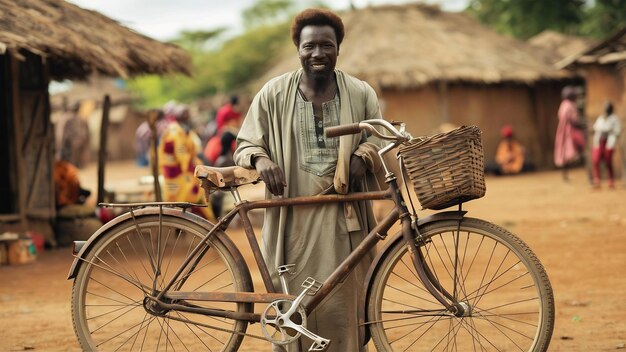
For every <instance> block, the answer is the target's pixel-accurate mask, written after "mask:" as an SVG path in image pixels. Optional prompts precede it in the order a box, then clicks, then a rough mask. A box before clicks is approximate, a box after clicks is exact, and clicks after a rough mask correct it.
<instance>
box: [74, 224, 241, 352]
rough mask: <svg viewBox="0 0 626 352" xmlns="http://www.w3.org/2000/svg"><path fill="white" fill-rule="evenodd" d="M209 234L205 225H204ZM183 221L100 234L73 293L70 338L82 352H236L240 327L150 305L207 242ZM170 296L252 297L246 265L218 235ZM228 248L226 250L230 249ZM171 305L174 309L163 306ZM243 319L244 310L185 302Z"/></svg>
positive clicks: (237, 306) (128, 226) (199, 231)
mask: <svg viewBox="0 0 626 352" xmlns="http://www.w3.org/2000/svg"><path fill="white" fill-rule="evenodd" d="M207 226H208V224H207ZM207 226H200V225H199V224H198V223H196V222H194V221H191V220H189V219H187V218H185V217H183V216H182V215H178V216H177V215H167V214H162V215H158V214H156V215H155V214H150V215H138V216H136V217H134V219H133V218H131V219H128V220H125V221H122V222H121V223H120V224H118V225H116V226H114V227H112V228H111V229H109V230H108V232H106V233H104V234H103V235H102V236H101V238H100V239H99V240H98V242H96V243H94V245H93V248H91V249H90V250H89V252H88V253H87V255H86V256H85V257H84V262H83V263H82V264H81V267H80V270H79V272H78V274H77V276H76V279H75V281H74V287H73V291H72V318H73V322H74V330H75V331H76V334H77V336H78V339H79V341H80V344H81V347H82V348H83V350H85V351H160V350H163V351H199V350H204V351H235V350H236V349H237V348H238V346H239V344H240V343H241V340H242V338H243V333H245V331H246V327H247V323H246V322H245V321H237V320H229V319H226V318H219V317H213V316H205V315H200V314H194V313H189V312H181V311H176V310H167V309H164V308H162V307H158V306H155V305H153V304H151V302H150V300H149V299H148V297H155V296H156V295H158V294H159V292H160V291H162V290H163V288H164V286H165V285H166V284H167V283H168V282H169V280H170V279H171V278H172V277H173V275H174V273H175V272H176V271H177V270H178V268H179V266H180V265H181V264H182V263H183V261H184V260H185V258H187V257H188V256H189V254H190V252H191V251H192V250H193V249H194V248H195V247H196V245H198V243H199V242H200V240H201V239H202V238H204V236H205V235H206V234H207V232H208V229H207ZM208 244H209V245H208V247H206V251H205V253H204V255H203V256H202V257H201V259H199V260H197V261H196V260H194V261H193V262H192V263H193V265H192V267H190V268H191V269H190V270H187V271H183V275H181V276H180V278H179V279H178V280H176V281H175V284H174V286H173V287H172V288H171V291H185V292H193V291H198V292H210V291H220V292H239V291H246V290H249V288H250V285H251V283H250V282H249V273H248V272H247V271H246V269H245V268H242V263H245V262H244V261H243V258H242V257H241V255H240V254H239V252H238V251H237V252H236V253H233V252H232V249H231V248H230V246H232V243H231V242H230V240H228V239H227V238H226V237H225V235H224V234H223V233H221V232H218V233H216V234H215V236H212V237H211V239H209V242H208ZM227 244H230V245H227ZM168 302H169V303H178V302H176V301H171V300H170V301H168ZM189 303H190V304H192V305H194V306H195V307H206V308H213V309H218V310H229V311H246V309H247V307H246V305H245V304H243V303H225V302H201V301H189Z"/></svg>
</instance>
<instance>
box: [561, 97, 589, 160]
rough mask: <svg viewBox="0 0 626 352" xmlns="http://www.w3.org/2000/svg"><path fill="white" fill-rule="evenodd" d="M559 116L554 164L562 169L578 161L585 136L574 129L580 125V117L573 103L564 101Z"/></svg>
mask: <svg viewBox="0 0 626 352" xmlns="http://www.w3.org/2000/svg"><path fill="white" fill-rule="evenodd" d="M558 116H559V124H558V126H557V128H556V136H555V139H554V164H555V165H556V166H557V167H561V166H565V165H567V164H569V163H572V162H575V161H576V160H578V158H579V157H580V150H581V149H582V147H583V146H584V143H585V136H584V135H583V134H582V132H581V131H580V130H578V129H576V128H575V127H574V126H575V125H576V124H578V123H580V117H579V116H578V110H577V109H576V105H575V104H574V102H573V101H571V100H568V99H564V100H563V101H562V102H561V105H560V106H559V113H558Z"/></svg>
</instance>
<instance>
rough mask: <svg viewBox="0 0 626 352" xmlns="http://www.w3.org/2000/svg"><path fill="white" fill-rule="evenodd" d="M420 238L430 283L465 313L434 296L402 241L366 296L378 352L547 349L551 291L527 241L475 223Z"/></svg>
mask: <svg viewBox="0 0 626 352" xmlns="http://www.w3.org/2000/svg"><path fill="white" fill-rule="evenodd" d="M420 233H421V235H422V238H423V240H422V241H421V244H420V243H418V248H419V251H420V252H421V254H422V256H423V258H424V262H425V264H426V267H427V269H428V270H429V271H430V273H431V275H430V276H431V277H432V280H431V281H433V285H434V286H435V287H437V288H438V290H439V291H441V292H446V294H447V297H448V298H447V299H448V300H449V301H450V302H458V303H459V304H460V305H461V306H462V307H463V308H464V310H465V313H464V314H463V315H461V316H456V315H455V314H452V313H450V312H448V311H447V310H446V309H445V308H444V307H443V306H442V304H441V303H440V302H438V301H437V300H436V299H435V298H433V296H432V295H431V294H430V293H429V292H428V291H427V290H426V288H425V287H424V286H423V285H422V283H421V282H420V280H419V279H418V276H417V273H416V270H415V268H414V266H413V262H412V260H411V255H410V254H409V253H408V251H407V246H406V243H405V242H404V241H402V240H400V241H398V242H397V243H396V244H395V245H393V246H391V247H389V250H388V251H387V252H386V256H385V257H384V258H383V259H382V262H381V265H380V266H379V268H378V271H377V272H376V273H375V274H374V277H373V282H372V286H371V288H370V293H369V298H368V320H369V323H368V324H369V325H370V332H371V335H372V338H373V340H374V343H375V345H376V348H377V349H378V350H379V351H533V352H538V351H542V352H543V351H546V350H547V348H548V344H549V342H550V337H551V336H552V329H553V326H554V299H553V296H552V288H551V287H550V282H549V280H548V277H547V275H546V272H545V270H544V268H543V266H542V265H541V263H540V262H539V260H538V259H537V257H536V256H535V255H534V254H533V253H532V251H531V250H530V249H529V248H528V246H526V244H524V243H523V242H522V240H520V239H519V238H518V237H516V236H515V235H513V234H512V233H510V232H508V231H506V230H505V229H503V228H501V227H498V226H496V225H493V224H490V223H488V222H486V221H482V220H478V219H471V218H464V219H463V220H462V221H461V222H460V224H459V221H438V222H435V223H430V224H426V225H425V226H423V227H421V228H420ZM418 242H419V241H418Z"/></svg>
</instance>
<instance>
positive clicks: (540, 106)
mask: <svg viewBox="0 0 626 352" xmlns="http://www.w3.org/2000/svg"><path fill="white" fill-rule="evenodd" d="M340 15H341V17H342V19H343V21H344V24H345V27H346V36H345V38H344V41H343V43H342V44H341V47H340V51H339V58H338V63H337V67H338V68H339V69H342V70H344V71H345V72H348V73H350V74H352V75H355V76H357V77H359V78H361V79H363V80H365V81H367V82H368V83H369V84H371V85H372V86H373V87H374V88H375V89H376V90H377V92H378V95H379V98H380V99H381V100H382V101H383V103H382V104H381V105H383V106H384V107H385V109H384V110H385V111H384V112H383V114H384V116H385V118H387V119H390V120H391V119H393V120H401V121H405V122H407V127H408V129H409V131H410V132H412V133H413V134H414V135H419V134H427V133H431V132H433V131H434V130H436V129H437V128H438V127H439V126H440V125H442V124H444V123H452V124H455V125H464V124H465V125H469V124H476V125H478V126H479V127H481V128H482V129H483V132H484V134H483V140H484V145H485V153H486V156H487V158H488V159H490V158H492V157H493V155H494V154H495V148H496V145H497V143H498V140H499V130H500V127H502V125H504V124H512V125H513V126H514V127H515V129H516V135H517V137H518V138H519V139H521V140H522V142H523V143H524V144H525V145H526V146H527V150H528V154H529V158H530V159H531V160H532V161H533V162H534V163H535V164H536V165H538V166H540V167H547V166H551V165H552V161H551V157H550V155H551V152H552V148H553V136H554V131H555V129H556V118H555V116H556V111H557V109H558V104H559V102H560V90H561V87H562V86H563V85H564V84H565V81H569V80H572V79H573V78H572V77H573V75H572V74H571V73H569V72H566V71H560V70H557V69H555V68H554V67H553V66H551V65H550V64H548V63H547V62H546V61H545V60H544V59H543V56H545V53H543V51H541V49H537V48H534V47H532V46H530V45H529V44H528V43H526V42H523V41H519V40H516V39H513V38H511V37H508V36H504V35H501V34H498V33H497V32H495V31H494V30H492V29H490V28H488V27H486V26H484V25H482V24H481V23H479V22H478V21H476V20H475V19H474V18H473V17H471V16H469V15H468V14H464V13H450V12H444V11H441V10H440V9H439V8H438V7H436V6H431V5H425V4H405V5H384V6H375V7H367V8H364V9H360V10H356V11H350V12H346V13H342V14H340ZM299 65H300V64H299V61H298V57H297V53H296V48H295V47H294V46H293V45H292V46H290V47H289V48H286V49H285V53H284V55H282V56H281V57H280V58H279V59H278V61H277V62H276V63H275V64H274V65H272V66H271V68H270V69H269V71H268V72H267V73H266V74H265V75H264V76H263V77H262V78H261V79H260V80H259V83H257V86H260V84H262V83H264V82H266V81H267V80H268V79H269V78H270V77H273V76H277V75H279V74H280V73H283V72H286V71H289V70H293V69H296V68H298V67H299Z"/></svg>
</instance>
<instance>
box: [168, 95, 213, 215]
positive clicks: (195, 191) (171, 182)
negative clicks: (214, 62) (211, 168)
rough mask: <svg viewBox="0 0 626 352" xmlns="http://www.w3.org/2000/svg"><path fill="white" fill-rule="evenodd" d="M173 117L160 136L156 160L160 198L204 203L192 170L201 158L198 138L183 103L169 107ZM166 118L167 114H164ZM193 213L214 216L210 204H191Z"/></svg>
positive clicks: (202, 194) (170, 200)
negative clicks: (160, 187)
mask: <svg viewBox="0 0 626 352" xmlns="http://www.w3.org/2000/svg"><path fill="white" fill-rule="evenodd" d="M168 113H169V114H170V115H171V116H172V117H173V120H172V121H171V122H170V123H169V124H168V125H167V128H166V129H165V131H164V132H163V135H162V136H161V140H160V142H159V148H158V159H159V167H160V170H161V174H162V175H163V181H164V182H163V200H164V201H166V202H191V203H198V204H202V203H205V202H206V201H205V199H204V192H202V191H201V189H200V183H199V182H198V180H197V179H196V178H195V177H194V175H193V173H194V170H195V168H196V165H199V164H200V163H201V162H200V159H199V158H198V157H197V151H198V150H200V137H198V135H197V134H196V133H195V132H194V131H193V130H192V129H191V121H190V115H189V109H188V108H187V107H186V106H184V105H178V106H176V107H170V109H168ZM166 118H167V113H166ZM192 210H193V212H194V213H196V214H198V215H200V216H203V217H204V218H206V219H214V218H215V217H214V216H213V211H212V210H211V207H194V208H192Z"/></svg>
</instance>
